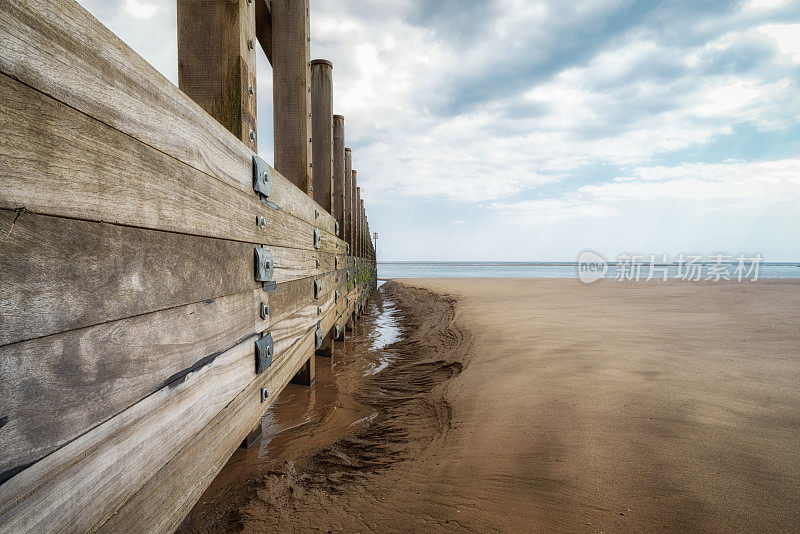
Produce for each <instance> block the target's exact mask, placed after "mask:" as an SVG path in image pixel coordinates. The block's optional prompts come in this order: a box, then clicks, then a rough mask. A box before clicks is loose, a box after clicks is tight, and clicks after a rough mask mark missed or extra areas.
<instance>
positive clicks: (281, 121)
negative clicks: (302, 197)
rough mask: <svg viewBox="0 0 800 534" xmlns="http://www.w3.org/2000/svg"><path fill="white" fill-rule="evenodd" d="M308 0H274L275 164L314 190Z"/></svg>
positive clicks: (307, 189) (306, 189) (303, 186)
mask: <svg viewBox="0 0 800 534" xmlns="http://www.w3.org/2000/svg"><path fill="white" fill-rule="evenodd" d="M308 9H309V6H308V0H273V1H272V3H271V8H270V14H271V16H272V93H273V97H272V110H273V117H274V118H273V121H272V122H273V128H274V135H275V168H276V169H277V170H278V171H279V172H280V173H281V174H283V175H284V176H285V177H286V178H288V179H289V180H290V181H291V182H292V183H294V184H295V185H297V187H299V188H300V190H301V191H302V192H304V193H306V194H309V195H310V194H311V186H312V171H313V169H312V168H311V143H312V141H311V135H312V134H311V93H310V89H311V83H310V82H311V75H310V70H309V65H308V62H309V59H310V57H309V49H310V40H311V39H310V37H309V36H310V25H309V14H308Z"/></svg>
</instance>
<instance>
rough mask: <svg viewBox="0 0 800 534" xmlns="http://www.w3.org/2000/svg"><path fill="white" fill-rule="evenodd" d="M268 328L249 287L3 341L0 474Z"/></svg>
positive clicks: (32, 459)
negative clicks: (55, 332)
mask: <svg viewBox="0 0 800 534" xmlns="http://www.w3.org/2000/svg"><path fill="white" fill-rule="evenodd" d="M266 327H267V325H266V321H261V319H260V317H259V316H258V311H257V308H256V307H255V305H254V296H253V291H252V290H251V291H249V292H247V293H239V294H236V295H231V296H227V297H222V298H220V299H212V300H207V301H203V302H198V303H195V304H190V305H187V306H180V307H177V308H169V309H167V310H162V311H159V312H155V313H151V314H145V315H138V316H135V317H131V318H128V319H125V320H121V321H113V322H109V323H102V324H99V325H96V326H93V327H91V328H85V329H79V330H71V331H69V332H65V333H62V334H58V335H54V336H47V337H44V338H38V339H34V340H31V341H25V342H22V343H15V344H12V345H6V346H4V347H0V375H2V376H3V380H2V381H0V417H3V418H4V420H5V424H4V425H3V426H2V428H0V449H1V450H3V454H2V457H0V481H3V480H5V479H6V478H9V477H10V476H12V475H13V474H14V473H15V471H16V470H19V469H22V468H24V466H26V465H29V464H30V463H32V462H35V461H37V460H39V459H41V458H42V457H44V456H46V455H47V454H49V453H51V452H53V451H54V450H56V449H57V448H58V447H61V446H63V445H64V444H65V443H68V442H69V441H70V440H73V439H75V438H76V437H78V436H80V435H81V434H84V433H86V432H87V431H89V430H91V429H92V428H93V427H95V426H97V425H98V424H100V423H102V422H103V421H105V420H107V419H108V418H110V417H112V416H114V415H116V414H118V413H119V412H121V411H123V410H124V409H126V408H128V407H129V406H131V405H132V404H134V403H136V402H138V401H139V400H141V399H142V398H144V397H145V396H147V395H150V394H152V393H153V392H155V391H158V390H159V389H161V388H163V387H165V385H166V384H169V383H173V382H175V381H178V380H180V379H181V378H180V377H181V373H185V372H187V370H189V369H192V368H194V367H196V366H199V365H204V363H205V362H208V361H209V360H211V359H213V358H214V357H215V356H216V355H217V354H219V353H221V352H224V351H226V350H228V349H230V348H231V347H233V346H234V345H238V344H240V343H242V342H243V341H244V340H245V339H247V338H251V337H255V335H256V332H258V331H261V330H263V329H264V328H266ZM254 361H255V360H254Z"/></svg>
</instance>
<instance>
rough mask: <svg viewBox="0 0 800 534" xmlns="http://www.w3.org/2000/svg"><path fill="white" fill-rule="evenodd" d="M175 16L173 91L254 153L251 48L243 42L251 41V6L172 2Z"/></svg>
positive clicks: (208, 0) (207, 0) (243, 1)
mask: <svg viewBox="0 0 800 534" xmlns="http://www.w3.org/2000/svg"><path fill="white" fill-rule="evenodd" d="M177 13H178V86H179V87H180V89H181V91H183V92H184V93H186V95H187V96H188V97H189V98H191V99H192V100H194V101H195V102H197V103H198V104H199V105H200V107H202V108H203V109H204V110H206V112H208V113H209V114H210V115H211V116H212V117H214V118H215V119H216V120H217V121H218V122H219V123H220V124H222V125H223V126H224V127H225V128H226V129H227V130H228V131H229V132H231V133H232V134H233V135H235V136H236V137H237V138H239V139H240V140H241V141H242V142H244V144H246V145H247V146H248V147H250V148H251V149H252V150H254V151H257V149H258V143H257V139H256V135H255V134H256V131H257V128H256V95H255V88H256V83H255V82H256V71H255V66H256V54H255V42H253V43H252V44H253V46H252V47H251V46H250V43H249V42H248V41H249V40H250V39H253V38H254V36H255V6H254V5H252V2H248V1H247V0H237V1H218V0H178V3H177ZM249 87H252V88H253V91H252V93H251V91H249V90H248V89H249ZM250 132H252V137H251V135H250Z"/></svg>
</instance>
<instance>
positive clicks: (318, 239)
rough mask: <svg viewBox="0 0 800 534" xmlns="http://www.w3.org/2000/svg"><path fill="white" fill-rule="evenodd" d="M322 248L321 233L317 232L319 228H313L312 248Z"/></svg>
mask: <svg viewBox="0 0 800 534" xmlns="http://www.w3.org/2000/svg"><path fill="white" fill-rule="evenodd" d="M321 246H322V232H320V231H319V228H314V248H317V249H318V248H319V247H321Z"/></svg>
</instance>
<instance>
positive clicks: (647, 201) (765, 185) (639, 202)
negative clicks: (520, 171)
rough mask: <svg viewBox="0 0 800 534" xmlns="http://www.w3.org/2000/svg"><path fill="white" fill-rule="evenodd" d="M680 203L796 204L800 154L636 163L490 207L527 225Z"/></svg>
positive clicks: (502, 217) (696, 207)
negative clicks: (553, 194)
mask: <svg viewBox="0 0 800 534" xmlns="http://www.w3.org/2000/svg"><path fill="white" fill-rule="evenodd" d="M681 202H683V203H686V204H690V205H691V207H692V208H691V209H693V210H706V209H708V210H719V209H723V208H728V209H731V208H735V209H737V210H738V209H748V208H753V209H755V210H765V209H768V207H769V206H770V205H774V204H784V205H800V159H783V160H777V161H767V162H741V161H730V162H725V163H719V164H705V163H691V164H682V165H678V166H675V167H664V166H657V167H638V168H635V169H633V170H632V173H631V175H630V176H624V177H618V178H615V179H614V180H612V181H608V182H603V183H599V184H591V185H585V186H582V187H579V188H578V189H577V190H574V191H571V192H568V193H566V194H564V195H562V196H560V197H557V198H546V199H541V200H529V201H522V202H513V203H507V204H506V203H500V202H497V203H493V204H492V205H491V209H492V210H493V211H494V212H495V213H496V216H497V217H498V218H499V219H500V220H501V221H503V222H504V223H506V224H514V225H522V226H526V225H527V226H530V225H538V224H541V223H545V222H547V223H551V222H554V221H564V220H574V219H593V218H607V217H611V216H616V215H621V214H625V213H631V212H632V211H639V210H641V209H642V208H643V207H645V206H652V205H653V204H656V205H659V206H662V207H664V206H666V207H670V208H676V203H681Z"/></svg>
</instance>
